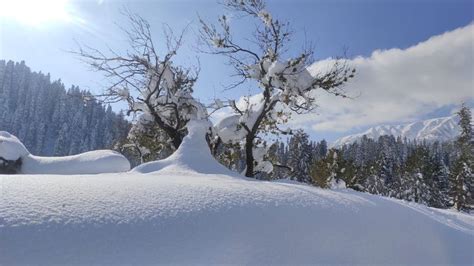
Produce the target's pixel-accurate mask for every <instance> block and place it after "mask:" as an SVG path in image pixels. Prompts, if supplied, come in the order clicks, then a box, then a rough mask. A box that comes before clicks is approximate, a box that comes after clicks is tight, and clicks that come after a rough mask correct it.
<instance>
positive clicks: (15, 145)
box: [0, 131, 130, 175]
mask: <svg viewBox="0 0 474 266" xmlns="http://www.w3.org/2000/svg"><path fill="white" fill-rule="evenodd" d="M0 159H2V161H3V162H15V163H16V164H18V171H19V173H22V174H60V175H61V174H62V175H71V174H100V173H117V172H125V171H128V170H130V163H129V162H128V160H127V158H125V157H124V156H123V155H121V154H120V153H118V152H115V151H111V150H98V151H90V152H85V153H81V154H77V155H71V156H65V157H41V156H35V155H32V154H31V153H30V152H29V151H28V149H27V148H26V147H25V145H23V143H22V142H21V141H20V140H19V139H18V138H17V137H15V136H13V135H11V134H10V133H8V132H5V131H0ZM0 170H1V169H0ZM0 173H1V172H0Z"/></svg>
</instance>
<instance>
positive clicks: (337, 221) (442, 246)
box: [0, 124, 474, 265]
mask: <svg viewBox="0 0 474 266" xmlns="http://www.w3.org/2000/svg"><path fill="white" fill-rule="evenodd" d="M193 126H195V127H193ZM193 128H194V129H193ZM204 133H205V127H203V126H202V124H201V125H191V127H190V137H189V138H186V139H185V141H184V142H183V144H182V146H181V147H180V149H179V150H178V152H177V154H175V155H174V156H173V157H172V159H169V160H168V161H166V160H164V161H160V162H155V163H150V164H147V165H145V166H143V167H139V168H136V169H135V170H134V171H133V172H129V173H120V174H100V175H82V176H81V175H79V176H59V175H16V176H7V175H3V176H2V175H0V184H1V186H0V248H1V249H0V251H1V253H0V265H12V264H34V265H38V264H46V265H52V264H55V265H71V264H80V265H90V264H109V265H119V264H120V265H123V264H136V265H144V264H203V265H209V264H238V265H242V264H253V265H275V264H279V265H281V264H286V265H299V264H308V265H314V264H363V265H367V264H371V265H387V264H397V265H399V264H418V265H420V264H423V265H434V264H437V265H439V264H466V265H467V264H470V265H472V262H473V259H474V257H473V256H474V253H473V252H472V248H473V241H474V217H473V216H472V215H468V214H461V213H457V212H454V211H446V210H437V209H432V208H428V207H425V206H422V205H418V204H413V203H407V202H404V201H399V200H394V199H387V198H383V197H380V196H375V195H370V194H365V193H359V192H354V191H351V190H346V189H337V190H323V189H319V188H315V187H310V186H307V185H301V184H296V183H293V182H289V181H280V182H264V181H257V180H253V179H247V178H243V177H235V176H231V175H227V174H225V173H223V172H224V171H223V170H222V168H221V166H220V165H219V164H218V163H217V162H215V161H211V160H210V159H209V156H210V154H209V149H207V147H205V146H204V145H203V143H205V140H204V138H203V135H204ZM193 134H194V135H193ZM191 136H194V137H191ZM195 137H197V138H195ZM211 158H212V157H211ZM193 160H195V161H193ZM206 171H208V172H207V173H206ZM221 171H222V172H221ZM141 172H147V173H149V174H142V173H141Z"/></svg>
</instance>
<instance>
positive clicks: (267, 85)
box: [200, 0, 355, 177]
mask: <svg viewBox="0 0 474 266" xmlns="http://www.w3.org/2000/svg"><path fill="white" fill-rule="evenodd" d="M223 4H224V6H225V7H226V8H227V9H228V10H230V11H232V12H234V13H235V14H237V15H238V17H239V16H240V17H251V18H253V19H255V20H257V24H256V26H255V29H254V32H253V34H251V36H250V38H247V39H246V40H249V41H250V42H248V43H245V44H243V43H239V42H237V41H236V40H235V39H234V37H235V36H234V35H233V33H232V32H231V27H230V24H229V21H228V18H227V17H226V16H221V17H219V19H218V25H217V26H215V25H213V24H208V23H206V22H205V21H203V20H202V19H201V20H200V22H201V30H200V40H201V42H202V43H203V44H204V47H205V48H204V49H203V50H204V51H205V52H207V53H211V54H218V55H224V56H226V57H227V58H228V59H229V62H230V65H232V66H233V68H234V70H235V72H236V75H237V76H238V77H240V81H239V82H237V83H236V84H234V86H232V87H237V86H239V85H242V84H248V83H246V81H247V80H253V81H256V83H257V85H258V87H259V88H260V89H261V90H262V92H261V95H259V96H258V97H260V98H259V99H258V100H255V99H256V98H255V97H254V98H252V97H246V98H244V100H243V101H241V102H240V103H236V102H235V101H230V102H229V103H228V106H230V107H231V109H232V110H233V112H234V115H233V116H232V117H230V118H228V119H227V120H226V121H225V122H224V123H222V125H219V124H218V125H217V127H218V128H217V131H218V134H219V132H220V133H221V134H220V135H219V137H220V138H221V139H225V140H224V142H232V141H233V142H239V141H240V142H241V143H242V144H243V146H244V149H245V156H246V170H245V175H246V176H249V177H252V176H254V175H255V173H256V172H257V171H266V170H270V171H271V167H268V162H267V161H264V160H262V158H263V157H262V156H261V154H262V152H261V147H259V145H260V143H263V141H262V140H261V139H260V137H259V135H260V134H261V133H262V132H275V133H283V134H287V133H288V131H284V130H281V129H280V128H279V125H281V124H283V123H285V122H287V121H288V119H289V118H290V116H291V114H292V113H306V112H310V111H312V110H313V109H314V108H315V107H316V98H315V91H317V90H319V89H322V90H324V91H326V92H328V93H331V94H333V95H335V96H340V97H347V96H346V93H345V92H344V90H343V85H344V84H345V83H346V82H347V81H348V80H349V79H350V78H352V77H354V73H355V69H353V68H351V67H349V66H348V65H347V64H346V61H345V60H342V59H335V60H333V61H332V63H331V66H330V67H327V69H326V70H324V71H321V72H320V73H317V74H314V73H310V72H309V70H308V67H309V66H310V65H312V64H313V63H314V61H313V60H312V56H313V50H312V49H303V51H302V52H301V54H300V55H299V56H297V57H295V58H290V59H288V60H284V59H283V58H282V57H283V56H284V55H285V54H286V52H287V50H288V48H289V47H290V41H291V36H292V32H291V31H290V27H289V23H287V22H281V21H280V20H277V19H274V18H273V17H272V15H271V14H270V13H269V12H268V11H267V10H266V9H265V8H266V7H265V2H264V1H263V0H227V1H225V2H224V3H223ZM242 102H243V103H242ZM231 122H234V123H235V126H229V125H230V124H231ZM229 129H230V130H232V131H233V133H234V138H233V137H229Z"/></svg>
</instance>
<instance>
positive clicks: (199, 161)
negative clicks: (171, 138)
mask: <svg viewBox="0 0 474 266" xmlns="http://www.w3.org/2000/svg"><path fill="white" fill-rule="evenodd" d="M187 128H188V135H186V137H184V139H183V142H182V143H181V145H180V146H179V148H178V149H177V150H176V151H175V152H174V153H173V154H172V155H171V156H169V157H168V158H166V159H163V160H159V161H153V162H149V163H144V164H141V165H139V166H137V167H135V168H134V169H132V171H131V172H134V173H151V172H157V171H162V170H166V171H171V170H178V171H192V172H198V173H204V174H224V175H229V176H237V174H236V173H234V172H232V171H230V170H229V169H227V168H226V167H224V166H223V165H221V164H220V163H219V162H217V161H216V159H214V157H213V156H212V154H211V152H210V150H209V146H208V144H207V142H206V133H207V132H208V131H209V129H210V128H211V124H210V123H209V122H208V121H204V120H192V121H189V122H188V125H187Z"/></svg>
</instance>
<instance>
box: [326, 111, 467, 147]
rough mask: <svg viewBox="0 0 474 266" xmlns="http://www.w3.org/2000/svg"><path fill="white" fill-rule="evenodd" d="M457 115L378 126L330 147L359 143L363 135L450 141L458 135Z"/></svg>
mask: <svg viewBox="0 0 474 266" xmlns="http://www.w3.org/2000/svg"><path fill="white" fill-rule="evenodd" d="M457 122H458V117H457V115H452V116H446V117H439V118H431V119H427V120H421V121H416V122H411V123H403V124H398V125H378V126H374V127H371V128H369V129H367V130H366V131H364V132H361V133H356V134H351V135H347V136H344V137H342V138H339V139H337V140H335V141H334V142H333V143H332V145H331V146H332V147H341V146H344V145H347V144H351V143H354V142H356V141H359V140H360V139H361V138H362V137H363V136H364V135H365V136H367V137H368V138H371V139H378V138H379V137H380V136H383V135H392V136H394V137H402V138H407V139H409V140H417V141H422V140H424V141H429V142H433V141H450V140H453V139H455V138H456V137H457V136H458V135H459V126H458V124H457Z"/></svg>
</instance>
